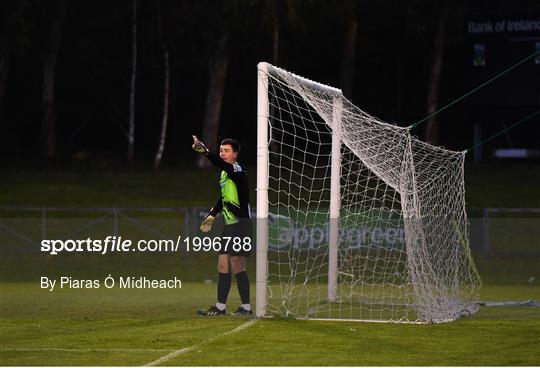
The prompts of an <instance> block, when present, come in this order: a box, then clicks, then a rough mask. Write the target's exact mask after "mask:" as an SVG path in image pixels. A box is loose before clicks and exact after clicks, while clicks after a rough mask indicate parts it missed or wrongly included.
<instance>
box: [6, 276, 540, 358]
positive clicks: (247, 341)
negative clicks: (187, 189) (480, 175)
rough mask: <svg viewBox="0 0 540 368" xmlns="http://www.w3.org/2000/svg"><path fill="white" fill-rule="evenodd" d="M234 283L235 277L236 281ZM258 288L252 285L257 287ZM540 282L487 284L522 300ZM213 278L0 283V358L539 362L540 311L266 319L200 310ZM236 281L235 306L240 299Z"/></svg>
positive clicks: (488, 294)
mask: <svg viewBox="0 0 540 368" xmlns="http://www.w3.org/2000/svg"><path fill="white" fill-rule="evenodd" d="M233 287H234V285H233ZM252 288H254V286H252ZM539 292H540V288H539V287H538V286H508V287H499V286H488V287H486V288H484V289H483V294H482V298H483V299H486V300H501V297H503V299H504V300H508V297H507V296H508V295H512V297H513V298H515V299H516V300H523V299H527V298H530V297H531V296H534V295H538V294H539ZM214 294H215V284H206V283H184V284H183V286H182V289H179V290H166V291H159V290H151V291H148V290H125V289H118V288H115V289H106V290H102V289H98V290H73V289H71V290H62V291H55V292H47V291H44V290H40V289H39V288H38V287H36V284H35V283H33V282H25V283H3V284H2V327H1V337H2V344H1V348H0V364H2V365H143V364H148V363H151V362H153V361H156V360H157V359H159V358H161V357H163V356H166V355H168V354H170V353H172V352H175V351H178V350H180V349H185V348H191V350H189V351H187V352H185V353H181V354H179V355H177V356H176V357H174V358H172V359H170V360H167V361H165V362H163V364H164V365H538V364H540V353H539V349H538V348H539V346H540V345H539V344H540V309H539V308H534V307H529V308H528V307H522V308H502V307H490V308H483V309H482V310H481V311H480V312H479V313H478V314H476V315H474V316H472V317H468V318H464V319H461V320H458V321H456V322H453V323H446V324H439V325H396V324H378V323H350V322H318V321H295V320H280V319H276V320H262V321H257V322H256V323H255V324H253V325H251V326H249V327H247V328H245V329H244V330H242V331H239V332H237V333H234V334H229V335H224V334H226V333H227V332H229V331H231V330H233V329H235V328H237V327H239V326H241V325H242V324H244V323H245V322H246V318H239V317H213V318H203V317H198V316H196V315H195V310H196V309H197V308H199V307H206V306H207V305H209V304H210V303H211V301H213V299H214ZM236 294H237V293H236V291H235V290H234V289H232V293H231V296H232V297H231V299H230V301H229V305H230V306H236V305H238V303H239V300H238V298H237V297H236Z"/></svg>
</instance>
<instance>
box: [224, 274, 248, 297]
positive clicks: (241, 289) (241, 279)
mask: <svg viewBox="0 0 540 368" xmlns="http://www.w3.org/2000/svg"><path fill="white" fill-rule="evenodd" d="M236 283H237V286H238V293H239V294H240V300H241V301H242V304H249V277H248V274H247V272H246V271H242V272H238V273H237V274H236ZM229 286H230V281H229Z"/></svg>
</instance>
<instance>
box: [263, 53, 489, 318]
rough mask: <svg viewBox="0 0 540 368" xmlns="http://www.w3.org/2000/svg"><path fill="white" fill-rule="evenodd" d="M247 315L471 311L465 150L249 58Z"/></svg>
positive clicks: (473, 274) (474, 292)
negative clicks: (252, 91) (251, 206)
mask: <svg viewBox="0 0 540 368" xmlns="http://www.w3.org/2000/svg"><path fill="white" fill-rule="evenodd" d="M257 124H258V130H257V132H258V133H257V226H256V228H257V229H256V230H257V253H256V254H257V259H256V260H257V280H256V285H257V286H256V292H257V297H256V309H257V310H256V315H257V316H258V317H263V316H267V315H273V316H282V317H295V318H308V319H331V320H334V319H335V320H362V321H383V322H408V323H425V322H444V321H450V320H454V319H457V318H459V317H460V316H461V315H464V314H471V313H474V312H475V311H476V310H477V309H478V304H477V301H478V290H479V287H480V278H479V276H478V274H477V271H476V268H475V265H474V262H473V260H472V257H471V254H470V249H469V241H468V221H467V217H466V213H465V199H464V182H463V162H464V152H454V151H449V150H445V149H443V148H440V147H435V146H431V145H429V144H427V143H424V142H421V141H419V140H418V139H416V138H414V137H413V136H411V134H410V132H409V130H408V128H403V127H399V126H396V125H392V124H388V123H386V122H384V121H382V120H380V119H377V118H375V117H373V116H371V115H369V114H368V113H366V112H365V111H362V110H360V109H359V108H358V107H356V106H354V105H353V104H352V103H351V102H350V101H349V100H347V99H346V98H345V97H344V96H343V94H342V93H341V91H340V90H339V89H336V88H333V87H330V86H326V85H324V84H321V83H317V82H314V81H312V80H309V79H306V78H303V77H300V76H298V75H295V74H293V73H290V72H288V71H285V70H283V69H280V68H277V67H275V66H272V65H270V64H268V63H259V64H258V104H257Z"/></svg>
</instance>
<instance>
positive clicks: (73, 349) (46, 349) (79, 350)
mask: <svg viewBox="0 0 540 368" xmlns="http://www.w3.org/2000/svg"><path fill="white" fill-rule="evenodd" d="M0 351H73V352H89V351H123V352H136V351H173V349H120V348H117V349H114V348H111V349H106V348H97V349H78V348H1V349H0Z"/></svg>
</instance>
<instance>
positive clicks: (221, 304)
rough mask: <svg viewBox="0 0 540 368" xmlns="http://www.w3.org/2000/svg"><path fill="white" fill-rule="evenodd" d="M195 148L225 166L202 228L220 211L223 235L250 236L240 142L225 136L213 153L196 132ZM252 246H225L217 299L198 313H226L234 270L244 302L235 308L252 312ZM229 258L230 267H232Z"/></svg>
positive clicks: (208, 226) (241, 313)
mask: <svg viewBox="0 0 540 368" xmlns="http://www.w3.org/2000/svg"><path fill="white" fill-rule="evenodd" d="M192 148H193V150H195V151H196V152H198V153H200V154H202V155H204V156H206V157H207V158H208V159H209V160H210V162H212V164H214V165H215V166H217V167H218V168H220V169H222V171H221V175H220V180H219V184H220V187H221V196H220V197H219V200H218V203H217V204H216V205H215V206H214V207H213V208H212V209H211V210H210V213H209V214H208V216H206V217H205V218H204V220H203V222H202V224H201V230H202V231H203V232H208V231H210V229H211V228H212V225H213V223H214V220H215V217H216V215H217V214H218V213H219V212H220V211H221V212H222V213H223V218H224V222H225V225H224V227H223V237H229V238H240V239H242V241H244V239H246V238H247V239H251V237H252V231H253V225H252V223H251V210H250V205H249V184H248V176H247V171H246V169H245V167H244V166H242V165H240V164H239V163H238V161H237V159H238V154H239V153H240V148H241V147H240V144H239V143H238V142H237V141H236V140H234V139H224V140H223V141H222V142H221V145H220V148H219V156H217V155H215V154H213V153H212V152H210V151H209V150H208V148H206V146H205V145H204V143H203V142H201V141H200V140H199V139H198V138H197V136H195V135H194V136H193V145H192ZM249 244H250V249H249V250H247V249H245V247H242V249H240V250H238V249H236V250H235V249H233V248H228V249H222V250H220V252H219V258H218V273H219V280H218V292H217V294H218V295H217V303H216V304H215V305H213V306H211V307H210V308H209V309H207V310H198V311H197V313H198V314H200V315H203V316H214V315H222V314H226V311H225V307H226V302H227V297H228V294H229V290H230V287H231V279H232V277H231V273H230V268H231V269H232V272H233V273H234V274H235V276H236V280H237V284H238V292H239V294H240V299H241V300H242V305H241V306H240V307H239V308H238V309H237V310H236V312H234V314H235V315H248V314H252V313H253V312H252V311H251V304H250V301H249V299H250V296H249V294H250V291H249V288H250V286H249V278H248V275H247V272H246V257H248V256H249V255H250V253H251V240H249ZM229 262H230V268H229Z"/></svg>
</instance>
